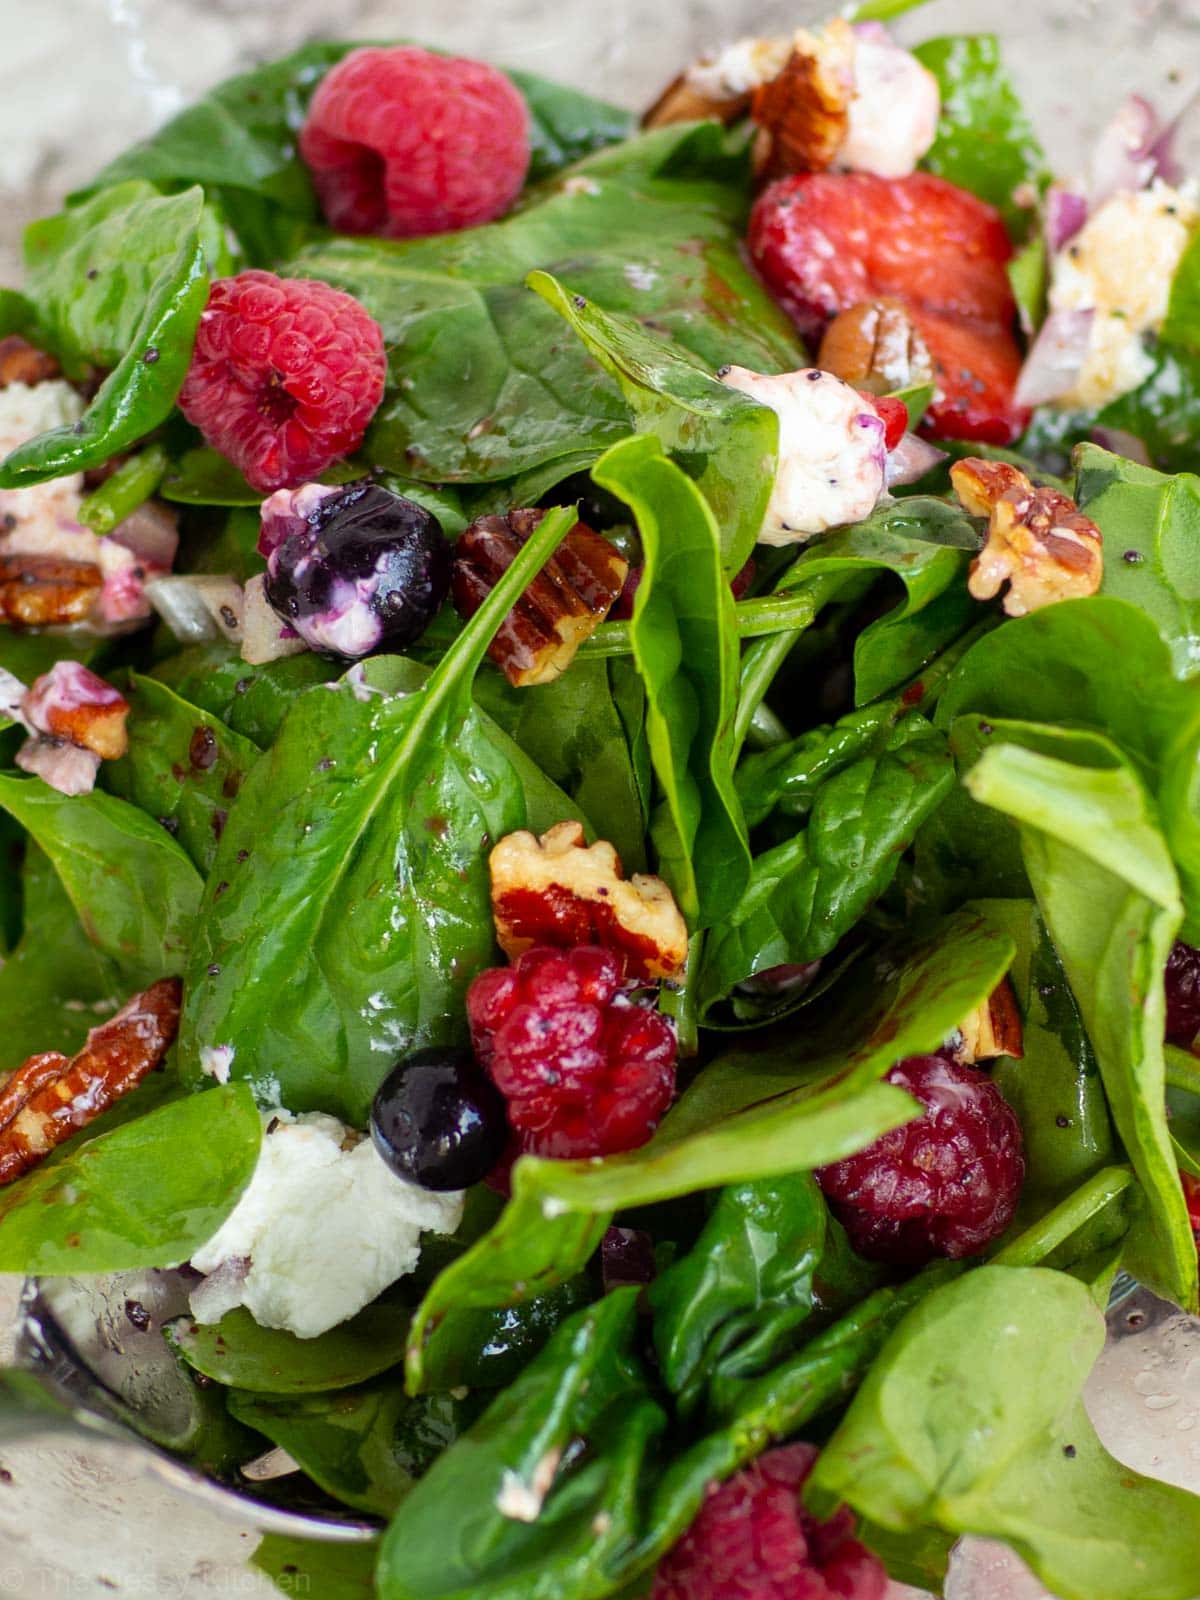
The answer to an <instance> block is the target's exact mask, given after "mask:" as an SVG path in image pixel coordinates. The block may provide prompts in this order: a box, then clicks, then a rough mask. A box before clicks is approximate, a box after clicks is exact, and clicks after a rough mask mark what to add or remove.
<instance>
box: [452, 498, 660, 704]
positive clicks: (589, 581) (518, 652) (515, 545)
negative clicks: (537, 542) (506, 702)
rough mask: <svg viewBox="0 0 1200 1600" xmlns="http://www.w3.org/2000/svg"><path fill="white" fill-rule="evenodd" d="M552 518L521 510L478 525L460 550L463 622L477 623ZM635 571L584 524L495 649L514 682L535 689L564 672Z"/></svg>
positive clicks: (506, 625)
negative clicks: (534, 534)
mask: <svg viewBox="0 0 1200 1600" xmlns="http://www.w3.org/2000/svg"><path fill="white" fill-rule="evenodd" d="M545 514H546V513H545V512H544V511H540V510H536V509H535V510H516V511H510V512H509V513H508V515H507V516H505V517H480V518H479V519H478V520H477V521H476V522H473V523H472V524H471V526H470V527H469V528H468V529H467V531H466V532H465V533H464V534H463V535H462V537H461V538H460V539H459V541H458V543H457V544H456V545H455V547H454V569H453V577H452V580H451V592H452V594H453V596H454V605H455V609H456V610H457V611H458V612H459V614H460V616H463V617H471V616H474V614H475V612H476V611H478V610H479V608H480V606H481V605H482V604H483V602H484V601H485V600H486V599H487V597H488V595H489V594H490V593H491V592H492V590H493V588H495V586H496V584H497V583H498V582H499V581H500V578H501V577H502V576H503V575H504V573H505V572H506V571H507V570H508V568H509V566H510V565H511V563H512V561H513V560H514V558H515V557H516V555H517V552H518V551H519V550H520V548H521V546H522V545H523V544H524V543H525V540H526V539H527V538H528V537H529V535H530V534H531V533H532V532H533V530H534V529H535V528H536V527H537V525H538V523H539V522H540V521H541V520H542V518H543V517H544V516H545ZM628 572H629V563H628V562H627V561H626V560H625V558H624V556H622V555H621V553H620V551H618V550H617V549H616V547H615V546H614V545H611V544H610V543H609V542H608V540H607V539H604V538H602V537H601V536H600V534H598V533H595V532H593V531H592V529H591V528H589V527H588V526H587V524H586V523H583V522H577V523H576V524H575V526H574V527H573V528H572V529H571V531H570V533H568V534H567V536H566V538H565V539H564V540H563V541H562V543H561V544H560V545H559V547H558V549H557V550H556V551H555V552H554V554H553V555H552V556H551V558H550V560H549V561H548V562H547V563H546V565H545V566H544V567H543V568H542V570H541V571H540V572H539V573H538V575H537V577H536V578H534V580H533V581H532V583H531V584H530V585H529V587H528V588H527V589H526V590H525V593H524V594H523V595H522V596H521V598H520V599H519V600H518V601H517V603H516V605H515V606H514V607H513V608H512V610H511V611H510V612H509V614H508V616H507V617H505V619H504V621H503V622H502V623H501V624H500V626H499V628H498V629H497V630H496V635H495V637H494V638H493V640H492V642H491V644H490V645H489V646H488V654H489V655H490V656H491V658H492V660H493V661H494V662H495V663H496V665H497V666H498V667H499V668H500V669H501V671H502V672H503V673H504V676H505V677H506V678H507V679H508V681H509V683H511V684H513V685H514V686H515V687H516V688H527V687H528V686H529V685H531V684H537V683H550V682H552V681H553V680H554V679H555V678H557V677H559V676H560V675H561V674H562V673H564V672H565V671H566V670H567V668H568V667H569V666H570V664H571V662H572V660H573V659H574V656H575V652H576V650H578V649H579V646H580V645H581V644H582V643H583V641H584V640H585V639H586V638H588V637H589V635H590V634H592V633H594V632H595V630H596V628H598V627H599V625H600V623H602V622H603V621H604V619H605V617H606V616H607V615H608V613H609V610H610V609H611V607H612V605H613V602H614V601H615V600H616V599H617V596H618V595H619V594H620V593H621V590H622V588H623V587H624V584H625V578H626V576H627V574H628Z"/></svg>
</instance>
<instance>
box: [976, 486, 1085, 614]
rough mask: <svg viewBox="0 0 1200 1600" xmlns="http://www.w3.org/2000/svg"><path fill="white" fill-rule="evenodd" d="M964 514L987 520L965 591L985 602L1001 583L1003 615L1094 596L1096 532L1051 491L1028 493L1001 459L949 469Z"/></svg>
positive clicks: (1031, 490)
mask: <svg viewBox="0 0 1200 1600" xmlns="http://www.w3.org/2000/svg"><path fill="white" fill-rule="evenodd" d="M950 479H951V482H952V483H953V484H954V489H955V493H956V494H957V495H958V498H959V500H960V501H961V502H962V505H963V508H964V509H965V510H966V511H968V512H969V513H970V514H971V515H972V516H976V517H987V519H988V529H987V543H986V544H985V545H984V547H983V549H982V551H981V552H980V553H979V555H978V556H977V557H976V558H975V560H974V561H973V562H972V563H971V571H970V576H969V577H968V580H967V587H968V588H969V589H970V591H971V593H972V594H973V595H974V596H975V598H976V600H990V599H991V598H992V597H993V595H996V594H999V592H1000V590H1001V588H1002V587H1003V586H1004V584H1005V583H1007V584H1008V592H1007V593H1006V594H1005V596H1004V609H1005V611H1006V612H1007V613H1008V615H1009V616H1010V617H1023V616H1024V615H1025V614H1026V613H1027V612H1029V611H1039V610H1040V609H1041V608H1042V607H1043V606H1048V605H1053V604H1054V602H1055V601H1057V600H1073V599H1076V598H1078V597H1080V596H1082V595H1090V594H1095V593H1096V591H1097V590H1098V589H1099V587H1100V580H1101V579H1102V578H1103V576H1104V556H1103V551H1102V540H1101V537H1100V530H1099V528H1098V527H1097V526H1096V524H1095V523H1094V522H1092V521H1091V520H1090V518H1088V517H1085V516H1084V515H1083V514H1082V512H1081V511H1080V510H1079V507H1078V506H1077V505H1076V504H1075V502H1074V500H1071V499H1069V498H1068V497H1067V496H1066V495H1065V494H1060V493H1059V492H1058V490H1057V489H1045V488H1035V487H1034V485H1033V484H1032V483H1031V482H1030V481H1029V479H1028V478H1027V477H1026V476H1025V474H1024V473H1023V472H1021V471H1019V470H1018V469H1017V468H1016V467H1013V466H1010V465H1009V464H1008V463H1007V462H1006V461H984V460H981V459H980V458H979V457H977V456H968V457H966V459H965V460H962V461H958V462H956V463H955V464H954V466H953V467H951V469H950Z"/></svg>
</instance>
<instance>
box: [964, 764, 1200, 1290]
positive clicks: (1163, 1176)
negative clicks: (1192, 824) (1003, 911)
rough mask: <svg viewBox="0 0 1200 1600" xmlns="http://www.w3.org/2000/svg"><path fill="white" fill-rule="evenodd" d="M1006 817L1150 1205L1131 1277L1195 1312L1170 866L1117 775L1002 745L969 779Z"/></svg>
mask: <svg viewBox="0 0 1200 1600" xmlns="http://www.w3.org/2000/svg"><path fill="white" fill-rule="evenodd" d="M966 782H967V785H968V787H969V788H970V790H971V793H972V794H973V795H974V797H975V798H976V799H977V800H979V801H980V802H982V803H983V804H985V805H991V806H995V807H996V808H997V809H999V810H1002V811H1004V812H1006V813H1007V814H1008V815H1010V816H1012V817H1013V818H1014V819H1015V820H1016V821H1017V823H1018V824H1019V826H1020V829H1021V846H1022V850H1023V853H1024V856H1025V864H1026V867H1027V869H1028V872H1029V878H1030V882H1031V883H1032V885H1033V890H1034V893H1035V895H1036V896H1037V901H1038V906H1039V909H1040V911H1041V914H1042V916H1043V917H1044V919H1045V922H1046V926H1047V927H1048V929H1049V930H1050V935H1051V937H1052V938H1053V940H1054V945H1055V948H1056V949H1057V951H1058V954H1059V956H1060V958H1061V960H1062V963H1063V967H1064V969H1065V971H1066V974H1067V977H1068V979H1069V980H1070V984H1071V990H1072V993H1073V994H1074V996H1075V999H1076V1000H1077V1002H1078V1004H1079V1009H1080V1012H1081V1014H1082V1017H1083V1020H1084V1023H1085V1025H1086V1027H1087V1032H1088V1036H1089V1038H1090V1039H1091V1041H1092V1044H1093V1045H1094V1047H1095V1051H1096V1058H1097V1060H1098V1062H1099V1065H1100V1071H1101V1074H1102V1076H1103V1079H1104V1087H1105V1091H1106V1093H1107V1096H1108V1103H1109V1107H1110V1110H1111V1112H1112V1116H1113V1120H1114V1122H1115V1123H1116V1126H1117V1130H1118V1132H1119V1133H1120V1135H1121V1139H1122V1142H1123V1144H1124V1146H1125V1149H1126V1151H1127V1152H1128V1154H1129V1158H1130V1160H1131V1162H1132V1163H1133V1168H1134V1171H1135V1172H1136V1174H1137V1177H1138V1180H1139V1182H1140V1184H1141V1186H1142V1192H1143V1194H1144V1196H1145V1199H1146V1206H1145V1209H1144V1216H1143V1217H1142V1218H1140V1219H1139V1220H1138V1221H1137V1222H1136V1223H1135V1226H1134V1229H1133V1232H1132V1234H1131V1235H1130V1239H1129V1244H1128V1249H1127V1255H1126V1260H1127V1263H1128V1265H1129V1269H1130V1271H1132V1272H1134V1273H1136V1274H1137V1276H1138V1277H1139V1278H1140V1279H1141V1280H1142V1281H1143V1282H1145V1283H1147V1284H1148V1285H1149V1286H1151V1287H1153V1288H1156V1289H1157V1291H1158V1292H1159V1293H1161V1294H1166V1295H1169V1296H1170V1297H1171V1298H1172V1299H1173V1300H1175V1301H1176V1302H1177V1303H1178V1304H1179V1305H1182V1306H1185V1307H1194V1306H1195V1304H1196V1270H1197V1264H1196V1249H1195V1240H1194V1239H1193V1237H1192V1232H1191V1227H1190V1225H1189V1222H1188V1218H1187V1206H1186V1204H1185V1202H1184V1197H1183V1193H1182V1191H1181V1189H1180V1187H1179V1180H1178V1176H1177V1173H1176V1168H1175V1159H1174V1156H1173V1154H1172V1151H1171V1140H1170V1135H1169V1133H1168V1130H1167V1119H1166V1109H1165V1102H1164V1095H1165V1087H1166V1083H1165V1067H1164V1063H1163V1050H1162V1039H1163V1032H1164V1004H1165V1002H1164V997H1163V986H1162V972H1163V969H1164V967H1165V966H1166V961H1167V955H1168V953H1169V951H1170V948H1171V944H1172V941H1173V940H1174V937H1175V933H1176V930H1177V928H1178V926H1179V920H1180V913H1181V908H1180V901H1179V890H1178V885H1177V882H1176V878H1175V873H1174V870H1173V868H1172V865H1171V859H1170V856H1169V854H1168V852H1167V849H1166V845H1165V843H1164V841H1163V838H1162V835H1161V834H1160V833H1159V831H1158V828H1157V826H1156V823H1155V819H1154V818H1153V816H1152V815H1151V814H1150V812H1149V809H1148V805H1147V800H1146V796H1145V792H1144V790H1143V789H1142V788H1141V786H1140V784H1139V783H1138V782H1137V780H1136V778H1135V777H1134V775H1133V773H1132V772H1131V771H1130V770H1129V768H1128V767H1127V766H1126V765H1124V764H1123V763H1122V764H1119V765H1116V766H1113V767H1109V768H1107V769H1104V768H1097V767H1091V768H1089V767H1083V766H1077V765H1074V764H1071V763H1069V762H1067V761H1063V760H1057V759H1055V758H1054V757H1053V756H1049V755H1045V754H1042V753H1040V752H1038V751H1034V750H1027V749H1023V748H1022V747H1021V746H1019V745H1016V744H1001V745H994V746H993V747H992V748H991V749H989V750H988V751H986V752H985V754H984V755H983V757H982V758H981V759H980V761H979V762H978V764H977V765H976V766H975V767H974V768H973V769H972V770H971V772H970V773H969V774H968V775H967V779H966Z"/></svg>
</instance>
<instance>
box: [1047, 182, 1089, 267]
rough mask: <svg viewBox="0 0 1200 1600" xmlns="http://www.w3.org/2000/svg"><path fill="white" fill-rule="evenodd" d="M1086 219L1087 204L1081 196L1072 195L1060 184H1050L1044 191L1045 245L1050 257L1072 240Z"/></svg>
mask: <svg viewBox="0 0 1200 1600" xmlns="http://www.w3.org/2000/svg"><path fill="white" fill-rule="evenodd" d="M1087 219H1088V203H1087V200H1086V198H1085V197H1084V196H1083V195H1081V194H1073V193H1072V192H1071V190H1070V189H1067V188H1065V187H1064V186H1063V185H1062V184H1061V183H1052V184H1051V185H1050V187H1049V189H1047V190H1046V244H1047V246H1048V248H1049V250H1050V254H1051V255H1056V254H1057V253H1058V252H1059V251H1060V250H1061V249H1062V247H1063V245H1065V244H1066V243H1067V241H1068V240H1070V239H1073V238H1074V237H1075V235H1076V234H1077V233H1078V232H1079V230H1080V228H1082V227H1083V225H1084V223H1085V222H1086V221H1087Z"/></svg>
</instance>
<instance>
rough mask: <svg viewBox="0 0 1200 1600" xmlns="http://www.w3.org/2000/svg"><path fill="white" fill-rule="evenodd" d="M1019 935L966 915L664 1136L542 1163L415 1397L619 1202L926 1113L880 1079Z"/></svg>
mask: <svg viewBox="0 0 1200 1600" xmlns="http://www.w3.org/2000/svg"><path fill="white" fill-rule="evenodd" d="M1012 952H1013V946H1012V943H1011V941H1010V940H1009V939H1007V938H1006V937H1005V936H1004V935H1003V934H1000V933H998V932H996V931H994V930H992V929H991V928H989V927H988V926H987V925H985V924H984V923H983V922H982V921H981V920H980V919H979V918H977V917H972V916H963V917H960V918H956V919H952V920H951V921H949V922H948V923H946V924H945V925H944V926H943V927H941V928H940V929H939V930H938V933H937V934H936V935H935V936H934V937H932V938H930V939H929V940H927V941H926V942H924V943H923V944H921V945H919V946H917V947H915V948H913V949H911V950H909V951H908V952H907V955H901V954H900V953H899V952H897V951H889V952H887V953H886V954H885V955H883V956H881V957H880V959H879V961H878V963H871V964H864V966H863V969H862V970H861V971H858V972H853V971H852V972H851V973H850V974H849V976H848V978H847V979H846V980H845V982H844V984H843V985H841V986H839V988H838V990H837V991H835V995H834V997H833V1001H832V1003H831V1007H830V1010H829V1013H828V1015H827V1016H826V1017H825V1019H824V1025H823V1027H822V1029H821V1030H820V1032H819V1033H818V1032H815V1031H814V1032H813V1033H810V1034H809V1035H808V1036H806V1037H804V1038H801V1039H791V1040H788V1041H786V1042H783V1043H776V1044H775V1045H774V1046H767V1047H765V1048H761V1049H759V1050H743V1051H739V1052H736V1053H733V1054H730V1055H726V1056H722V1057H720V1058H719V1059H718V1060H717V1061H715V1062H713V1063H711V1064H710V1065H709V1066H707V1067H706V1068H705V1069H704V1070H703V1071H702V1072H701V1073H700V1074H699V1076H698V1077H697V1078H696V1080H695V1081H694V1083H693V1084H692V1085H691V1087H690V1088H689V1089H688V1090H687V1092H686V1093H685V1094H684V1095H683V1097H682V1098H681V1100H680V1101H679V1103H678V1105H676V1106H675V1107H674V1108H673V1110H672V1111H671V1112H670V1113H669V1114H668V1116H667V1118H666V1120H665V1121H664V1123H663V1125H662V1127H661V1128H660V1129H659V1131H658V1133H657V1134H655V1136H654V1138H653V1139H651V1141H650V1142H649V1144H647V1145H644V1146H643V1147H642V1148H641V1149H640V1150H633V1151H630V1152H629V1154H627V1155H621V1156H610V1157H608V1158H607V1159H606V1160H604V1161H602V1162H598V1163H593V1162H586V1161H584V1162H578V1161H543V1160H537V1159H535V1158H533V1157H530V1156H526V1157H523V1158H522V1159H521V1160H520V1161H518V1162H517V1164H516V1166H515V1167H514V1168H513V1180H512V1198H511V1200H510V1201H509V1203H508V1205H507V1207H506V1208H505V1210H504V1212H503V1214H502V1215H501V1217H500V1219H499V1221H498V1222H497V1223H496V1225H495V1227H493V1228H492V1230H491V1231H490V1232H489V1233H487V1234H485V1235H484V1237H483V1238H482V1239H480V1240H479V1242H478V1243H477V1244H475V1245H473V1246H472V1247H471V1248H470V1249H469V1250H467V1251H465V1252H464V1254H463V1255H461V1256H460V1257H459V1258H458V1259H457V1260H456V1261H454V1262H453V1263H452V1264H451V1265H450V1266H448V1267H447V1268H446V1270H445V1271H444V1272H442V1273H441V1275H440V1276H439V1277H438V1278H437V1279H436V1280H435V1281H434V1283H433V1285H432V1287H431V1288H430V1290H429V1292H428V1294H427V1295H426V1297H425V1299H424V1301H423V1302H422V1304H421V1306H420V1308H419V1310H418V1311H417V1313H416V1315H415V1317H414V1320H413V1329H412V1337H411V1339H410V1343H409V1351H408V1358H407V1359H408V1382H409V1388H410V1392H413V1393H419V1392H420V1391H421V1389H422V1388H423V1387H424V1386H425V1367H426V1363H427V1362H428V1363H430V1364H434V1363H436V1362H437V1361H438V1360H439V1344H440V1341H441V1340H442V1339H443V1338H445V1337H450V1336H451V1335H448V1334H446V1333H445V1332H444V1329H450V1330H451V1334H452V1328H453V1318H452V1316H451V1314H452V1313H455V1312H458V1311H461V1310H470V1309H480V1308H488V1307H501V1306H509V1305H518V1304H520V1303H521V1302H522V1301H523V1300H525V1299H527V1298H528V1297H530V1296H531V1295H535V1294H542V1293H545V1292H546V1291H547V1290H548V1289H550V1288H552V1287H553V1286H554V1285H555V1284H557V1283H562V1282H563V1281H564V1280H565V1279H567V1278H569V1277H571V1276H573V1275H574V1273H576V1272H577V1271H579V1269H580V1268H581V1267H582V1266H583V1265H584V1263H585V1262H586V1261H587V1259H588V1257H589V1256H590V1255H591V1254H592V1252H593V1251H594V1250H595V1248H596V1246H597V1245H598V1244H599V1243H600V1239H601V1237H602V1236H603V1234H604V1230H605V1228H606V1227H607V1226H608V1223H609V1220H610V1218H611V1215H612V1213H613V1212H614V1211H616V1210H618V1209H620V1208H622V1207H627V1206H639V1205H648V1204H650V1203H652V1202H655V1201H659V1200H668V1199H673V1198H675V1197H676V1196H679V1195H684V1194H690V1193H693V1192H694V1191H696V1190H698V1189H706V1188H715V1187H719V1186H721V1185H724V1184H728V1183H746V1182H750V1181H752V1180H754V1179H757V1178H766V1177H775V1176H780V1175H783V1174H786V1173H792V1172H797V1171H804V1170H812V1169H813V1168H815V1167H819V1166H823V1165H825V1164H826V1163H827V1162H830V1161H836V1160H838V1159H840V1157H842V1156H844V1155H849V1154H851V1153H853V1151H855V1150H859V1149H861V1148H863V1146H864V1145H867V1144H869V1143H870V1142H871V1141H872V1140H873V1139H875V1138H878V1137H879V1135H880V1134H882V1133H885V1132H886V1131H887V1130H888V1129H889V1128H894V1127H898V1126H899V1125H900V1124H901V1123H904V1122H906V1121H908V1120H909V1119H910V1117H911V1116H912V1114H913V1110H914V1103H913V1102H912V1101H911V1100H910V1099H909V1097H908V1096H907V1095H905V1094H903V1093H901V1092H900V1091H899V1090H897V1089H895V1088H893V1087H892V1086H891V1085H889V1084H882V1083H880V1082H879V1081H878V1080H879V1079H880V1078H881V1077H882V1076H883V1074H884V1073H885V1072H886V1071H887V1069H888V1068H889V1067H890V1066H892V1065H893V1063H894V1062H896V1061H897V1060H899V1059H900V1058H901V1057H902V1056H906V1055H914V1054H917V1053H919V1052H920V1051H922V1050H932V1049H936V1048H938V1046H939V1045H940V1044H941V1043H942V1042H943V1041H944V1040H945V1038H946V1036H947V1035H948V1034H949V1033H950V1032H952V1031H953V1029H954V1028H956V1027H957V1026H958V1024H959V1022H961V1020H962V1019H963V1017H965V1016H966V1015H967V1013H968V1012H969V1011H970V1010H971V1008H972V1006H974V1005H976V1004H978V1002H979V1001H980V1000H981V999H982V998H983V997H984V996H985V995H988V994H990V993H991V990H992V989H993V988H994V987H995V985H996V984H997V983H998V982H999V980H1000V978H1001V977H1002V976H1003V974H1004V972H1005V971H1006V969H1007V967H1008V964H1009V962H1010V961H1011V959H1012Z"/></svg>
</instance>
